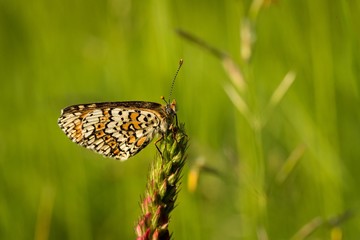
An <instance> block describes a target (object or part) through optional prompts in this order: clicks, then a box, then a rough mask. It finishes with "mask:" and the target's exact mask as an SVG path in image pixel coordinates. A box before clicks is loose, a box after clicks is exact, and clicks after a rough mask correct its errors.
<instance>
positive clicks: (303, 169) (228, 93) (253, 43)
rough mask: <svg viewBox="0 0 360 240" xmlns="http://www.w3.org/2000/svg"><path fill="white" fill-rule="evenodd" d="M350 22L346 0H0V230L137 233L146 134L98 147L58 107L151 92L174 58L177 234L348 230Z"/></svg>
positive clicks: (351, 200) (353, 129)
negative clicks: (111, 153) (128, 149)
mask: <svg viewBox="0 0 360 240" xmlns="http://www.w3.org/2000/svg"><path fill="white" fill-rule="evenodd" d="M359 25H360V2H359V1H347V0H340V1H325V0H317V1H312V0H305V1H286V0H276V1H275V0H274V1H271V0H266V1H265V0H264V1H261V0H254V1H250V0H246V1H240V0H239V1H234V0H232V1H216V0H206V1H205V0H200V1H165V0H158V1H148V2H147V1H129V0H105V1H96V0H90V1H89V0H87V1H85V0H78V1H69V0H63V1H46V0H32V1H22V0H1V1H0V106H1V111H0V114H1V117H0V239H37V240H42V239H134V238H135V234H134V226H135V223H136V220H137V219H138V217H139V216H140V208H139V201H140V196H141V195H142V194H143V192H144V189H145V184H146V177H147V170H148V167H149V164H150V162H151V160H152V159H153V156H154V155H155V154H156V148H155V147H154V145H153V144H150V145H149V146H148V147H147V148H146V149H144V150H143V151H142V152H141V153H139V154H138V155H136V156H135V157H133V158H131V159H130V160H128V161H126V162H118V161H115V160H111V159H106V158H103V157H102V156H100V155H97V154H94V153H93V152H91V151H89V150H87V149H83V148H81V147H79V146H77V145H75V144H74V143H72V142H71V141H69V140H68V139H67V137H66V136H65V135H64V134H63V133H62V132H61V130H60V129H59V127H58V126H57V118H58V117H59V115H60V110H61V109H62V108H64V107H66V106H68V105H73V104H78V103H91V102H101V101H126V100H144V101H155V102H161V99H160V96H162V95H164V96H165V97H167V96H168V93H169V88H170V85H171V81H172V78H173V76H174V73H175V71H176V68H177V65H178V61H179V59H180V58H183V59H184V65H183V68H182V69H181V71H180V73H179V76H178V79H177V81H176V83H175V86H174V92H173V97H174V98H176V100H177V103H178V107H179V111H178V117H179V121H180V122H184V123H185V125H186V128H187V134H188V136H189V137H190V147H189V150H188V159H187V165H186V166H185V169H184V173H183V184H182V187H181V191H180V193H179V197H178V201H177V204H178V205H177V208H176V209H175V210H174V212H173V214H172V218H171V223H170V229H171V231H172V232H173V237H174V239H262V240H263V239H264V240H265V239H333V240H335V239H336V240H338V239H339V240H340V239H358V237H359V236H360V227H359V226H360V219H359V210H360V209H359V208H360V198H359V197H360V188H359V186H360V174H359V171H360V111H359V109H360V108H359V106H360V99H359V90H360V87H359V75H360V41H359V39H360V38H359V37H360V36H359V35H360V31H359ZM178 29H181V30H183V31H185V32H186V34H190V35H186V36H187V37H184V35H179V34H178V32H177V31H176V30H178ZM199 41H200V43H199ZM207 44H208V45H207ZM209 46H212V47H214V48H215V49H212V50H211V51H208V50H209ZM220 52H221V54H220ZM225 53H226V54H225Z"/></svg>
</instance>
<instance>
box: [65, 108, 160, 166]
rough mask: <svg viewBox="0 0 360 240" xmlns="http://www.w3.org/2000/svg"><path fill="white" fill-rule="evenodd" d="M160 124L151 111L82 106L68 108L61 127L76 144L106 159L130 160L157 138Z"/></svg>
mask: <svg viewBox="0 0 360 240" xmlns="http://www.w3.org/2000/svg"><path fill="white" fill-rule="evenodd" d="M160 121H161V120H160V119H159V117H158V116H157V115H156V114H155V113H154V112H153V111H151V110H145V109H127V108H121V107H119V108H117V107H114V108H109V107H104V108H95V107H94V108H89V107H88V108H86V107H82V106H79V107H78V109H77V110H75V109H74V108H72V109H65V110H64V113H63V114H62V116H61V117H60V119H59V125H60V127H61V128H62V130H63V131H64V132H65V134H66V135H67V136H68V137H69V138H70V139H71V140H72V141H74V142H76V143H78V144H80V145H82V146H84V147H86V148H90V149H92V150H94V151H95V152H98V153H100V154H102V155H104V156H107V157H112V158H116V159H120V160H126V159H128V158H129V157H131V156H133V155H135V154H136V153H138V152H139V151H140V150H141V149H143V148H144V147H145V146H146V145H147V144H148V143H149V142H150V141H151V140H152V139H153V137H154V135H155V134H156V133H157V132H158V129H159V125H160Z"/></svg>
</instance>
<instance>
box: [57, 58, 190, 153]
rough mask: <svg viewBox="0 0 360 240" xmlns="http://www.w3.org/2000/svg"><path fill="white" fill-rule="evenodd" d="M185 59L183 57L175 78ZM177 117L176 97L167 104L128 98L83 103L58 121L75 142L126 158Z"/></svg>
mask: <svg viewBox="0 0 360 240" xmlns="http://www.w3.org/2000/svg"><path fill="white" fill-rule="evenodd" d="M182 63H183V61H182V60H180V63H179V68H178V70H177V71H176V74H175V77H174V80H173V82H172V86H171V90H170V94H169V95H170V96H171V92H172V88H173V85H174V81H175V78H176V76H177V74H178V72H179V69H180V67H181V65H182ZM175 117H176V103H175V100H174V101H173V102H172V103H170V102H166V105H162V104H159V103H155V102H143V101H129V102H104V103H92V104H80V105H73V106H69V107H67V108H65V109H63V110H62V111H61V116H60V117H59V119H58V125H59V126H60V128H61V129H62V131H63V132H64V133H65V134H66V135H67V136H68V137H69V138H70V140H72V141H73V142H75V143H77V144H79V145H81V146H84V147H86V148H89V149H91V150H93V151H95V152H97V153H100V154H102V155H103V156H106V157H111V158H115V159H118V160H126V159H128V158H129V157H132V156H134V155H135V154H137V153H138V152H139V151H141V150H142V149H143V148H144V147H146V146H147V145H148V144H149V142H151V140H152V139H153V138H154V137H155V136H156V135H157V134H163V133H165V132H166V131H167V130H168V129H169V128H170V126H171V124H172V123H173V121H174V118H175Z"/></svg>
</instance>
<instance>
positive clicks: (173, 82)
mask: <svg viewBox="0 0 360 240" xmlns="http://www.w3.org/2000/svg"><path fill="white" fill-rule="evenodd" d="M183 62H184V61H183V60H182V59H180V61H179V67H178V69H177V70H176V73H175V76H174V79H173V81H172V83H171V87H170V93H169V103H170V101H171V95H172V92H173V88H174V84H175V79H176V77H177V75H178V73H179V71H180V68H181V66H182V64H183Z"/></svg>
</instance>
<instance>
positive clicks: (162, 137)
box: [154, 134, 164, 159]
mask: <svg viewBox="0 0 360 240" xmlns="http://www.w3.org/2000/svg"><path fill="white" fill-rule="evenodd" d="M163 139H164V134H161V137H160V138H159V139H158V140H156V142H155V143H154V144H155V147H156V149H157V150H158V152H159V154H160V156H161V159H164V157H163V155H162V152H161V151H160V148H159V147H158V145H157V144H158V142H160V141H161V140H163Z"/></svg>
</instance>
